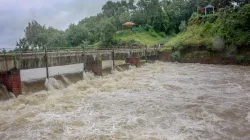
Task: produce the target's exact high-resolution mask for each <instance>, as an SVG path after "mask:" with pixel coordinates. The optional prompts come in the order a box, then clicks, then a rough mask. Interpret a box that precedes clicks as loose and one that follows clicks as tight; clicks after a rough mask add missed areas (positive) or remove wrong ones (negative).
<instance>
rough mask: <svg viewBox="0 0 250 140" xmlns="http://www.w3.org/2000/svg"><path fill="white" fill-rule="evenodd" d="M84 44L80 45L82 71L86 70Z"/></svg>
mask: <svg viewBox="0 0 250 140" xmlns="http://www.w3.org/2000/svg"><path fill="white" fill-rule="evenodd" d="M84 46H85V45H83V47H82V62H83V69H82V71H83V73H84V72H85V71H86V62H85V47H84Z"/></svg>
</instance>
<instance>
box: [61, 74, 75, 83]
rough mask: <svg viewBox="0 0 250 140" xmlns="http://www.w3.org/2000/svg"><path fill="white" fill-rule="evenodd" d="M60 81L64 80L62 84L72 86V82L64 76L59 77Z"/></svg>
mask: <svg viewBox="0 0 250 140" xmlns="http://www.w3.org/2000/svg"><path fill="white" fill-rule="evenodd" d="M61 77H62V79H63V80H64V82H66V83H67V84H68V85H70V84H72V82H71V81H70V80H69V79H68V78H67V77H66V76H64V75H61Z"/></svg>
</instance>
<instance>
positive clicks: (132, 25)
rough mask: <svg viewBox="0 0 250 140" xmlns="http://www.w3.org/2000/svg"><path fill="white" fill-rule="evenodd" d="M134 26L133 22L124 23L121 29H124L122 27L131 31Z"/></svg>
mask: <svg viewBox="0 0 250 140" xmlns="http://www.w3.org/2000/svg"><path fill="white" fill-rule="evenodd" d="M135 25H136V24H135V23H134V22H126V23H124V24H122V29H124V27H127V28H129V29H132V28H133V27H134V26H135Z"/></svg>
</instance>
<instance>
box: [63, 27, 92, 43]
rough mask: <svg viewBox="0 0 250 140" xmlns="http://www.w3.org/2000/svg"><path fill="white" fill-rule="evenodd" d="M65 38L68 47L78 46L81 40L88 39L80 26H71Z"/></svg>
mask: <svg viewBox="0 0 250 140" xmlns="http://www.w3.org/2000/svg"><path fill="white" fill-rule="evenodd" d="M66 36H67V37H66V38H67V41H68V43H69V44H70V45H72V46H78V45H80V44H81V43H82V41H83V40H86V39H88V31H87V30H86V29H85V28H83V27H80V26H76V25H75V24H71V25H70V26H69V28H68V29H67V30H66Z"/></svg>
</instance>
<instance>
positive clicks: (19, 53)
mask: <svg viewBox="0 0 250 140" xmlns="http://www.w3.org/2000/svg"><path fill="white" fill-rule="evenodd" d="M156 51H157V49H156V48H138V47H130V48H126V47H114V48H98V49H94V48H91V47H85V48H56V49H54V48H53V49H52V48H48V49H46V50H44V49H38V50H16V51H9V52H4V51H3V52H2V51H1V50H0V52H2V53H0V72H2V71H8V70H10V69H12V68H14V67H16V68H18V69H32V68H43V67H52V66H60V65H69V64H76V63H83V62H84V60H83V59H84V57H86V59H88V60H91V59H96V58H101V59H102V60H111V59H112V53H113V52H114V54H115V55H116V58H117V59H123V60H125V59H126V58H127V57H129V56H136V57H142V56H146V55H152V54H155V53H156Z"/></svg>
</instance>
